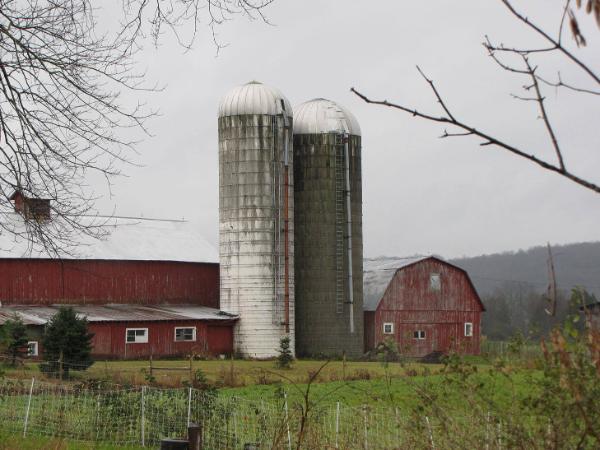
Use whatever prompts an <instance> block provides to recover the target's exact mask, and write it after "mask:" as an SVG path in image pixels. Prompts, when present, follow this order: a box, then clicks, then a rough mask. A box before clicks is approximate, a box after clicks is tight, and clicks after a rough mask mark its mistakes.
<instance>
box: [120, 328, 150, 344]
mask: <svg viewBox="0 0 600 450" xmlns="http://www.w3.org/2000/svg"><path fill="white" fill-rule="evenodd" d="M125 336H126V337H125V342H127V343H128V344H133V343H146V342H148V328H127V330H126V334H125Z"/></svg>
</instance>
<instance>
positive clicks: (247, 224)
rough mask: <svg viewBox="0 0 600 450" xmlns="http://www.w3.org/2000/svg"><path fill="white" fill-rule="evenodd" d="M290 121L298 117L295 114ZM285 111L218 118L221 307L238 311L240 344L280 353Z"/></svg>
mask: <svg viewBox="0 0 600 450" xmlns="http://www.w3.org/2000/svg"><path fill="white" fill-rule="evenodd" d="M287 120H288V122H289V125H290V126H291V122H292V118H291V117H288V119H287ZM287 135H288V148H289V180H288V182H289V209H288V216H289V246H288V248H289V278H288V279H289V292H290V299H289V305H290V306H289V314H290V323H289V327H290V333H289V336H290V338H291V344H292V348H294V263H293V261H294V239H293V236H294V225H293V224H294V212H293V211H294V201H293V189H294V188H293V179H292V178H293V177H292V174H293V155H292V141H291V136H292V133H291V128H290V131H289V133H287ZM284 139H285V138H284V122H283V115H280V116H275V115H267V114H262V115H239V116H226V117H220V118H219V253H220V262H221V308H222V309H223V310H224V311H227V312H230V313H234V314H239V316H240V319H239V322H238V325H237V326H236V331H235V337H234V340H235V348H236V350H237V351H238V352H240V353H241V354H243V355H245V356H249V357H254V358H268V357H272V356H276V355H277V350H278V348H279V341H280V339H281V338H282V337H284V336H286V326H285V305H284V243H285V242H284V233H283V226H284V220H283V215H284V211H283V206H284V200H283V185H284V178H283V177H284V167H283V152H284V142H285V141H284Z"/></svg>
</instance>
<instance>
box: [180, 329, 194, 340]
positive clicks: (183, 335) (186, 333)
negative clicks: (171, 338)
mask: <svg viewBox="0 0 600 450" xmlns="http://www.w3.org/2000/svg"><path fill="white" fill-rule="evenodd" d="M195 340H196V327H175V341H195Z"/></svg>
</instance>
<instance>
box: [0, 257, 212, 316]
mask: <svg viewBox="0 0 600 450" xmlns="http://www.w3.org/2000/svg"><path fill="white" fill-rule="evenodd" d="M0 301H2V303H3V304H5V305H9V304H20V305H48V304H55V303H72V304H89V303H91V304H103V303H135V304H144V305H154V304H160V303H171V304H190V303H191V304H196V305H204V306H210V307H213V308H218V307H219V265H218V264H213V263H188V262H172V261H111V260H62V261H61V260H50V259H0Z"/></svg>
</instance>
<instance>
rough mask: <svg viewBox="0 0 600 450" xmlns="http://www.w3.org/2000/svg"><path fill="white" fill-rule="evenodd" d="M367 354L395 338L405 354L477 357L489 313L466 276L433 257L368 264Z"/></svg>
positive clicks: (365, 341) (378, 260) (365, 310)
mask: <svg viewBox="0 0 600 450" xmlns="http://www.w3.org/2000/svg"><path fill="white" fill-rule="evenodd" d="M364 278H365V280H364V281H365V303H364V315H365V317H364V319H365V321H364V322H365V332H364V336H365V339H364V344H365V351H370V350H373V349H374V348H375V347H376V346H377V345H379V344H380V343H384V342H385V341H386V340H389V339H392V340H393V341H394V342H395V343H396V344H397V346H398V350H399V351H400V352H401V354H403V355H407V356H412V357H426V356H429V355H439V354H445V353H448V352H450V351H456V352H460V353H463V354H478V353H479V342H480V335H481V313H482V312H483V311H485V308H484V306H483V303H482V302H481V299H480V297H479V294H478V293H477V291H476V290H475V287H474V286H473V283H472V282H471V279H470V278H469V275H468V274H467V272H466V271H465V270H463V269H461V268H460V267H457V266H455V265H453V264H450V263H448V262H446V261H444V260H442V259H440V258H437V257H434V256H425V257H411V258H401V259H399V258H395V259H386V258H383V259H381V258H380V259H367V260H366V261H365V272H364Z"/></svg>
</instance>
